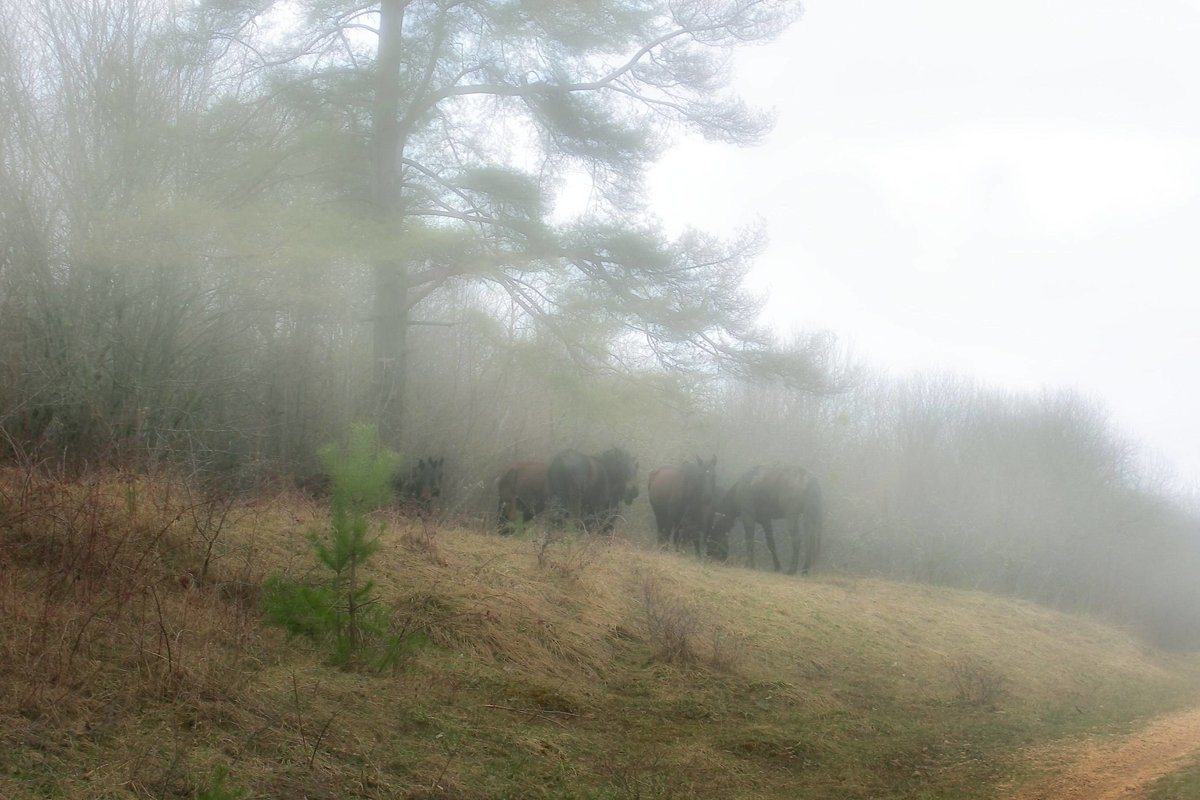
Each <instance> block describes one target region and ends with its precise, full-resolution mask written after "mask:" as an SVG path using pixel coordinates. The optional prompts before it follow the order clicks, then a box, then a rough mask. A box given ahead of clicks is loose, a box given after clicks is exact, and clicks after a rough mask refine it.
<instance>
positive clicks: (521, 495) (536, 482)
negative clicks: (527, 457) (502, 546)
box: [496, 461, 547, 536]
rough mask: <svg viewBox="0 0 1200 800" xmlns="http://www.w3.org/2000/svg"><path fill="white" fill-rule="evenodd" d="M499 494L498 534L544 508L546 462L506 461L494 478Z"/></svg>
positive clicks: (508, 530)
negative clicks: (506, 465)
mask: <svg viewBox="0 0 1200 800" xmlns="http://www.w3.org/2000/svg"><path fill="white" fill-rule="evenodd" d="M496 490H497V494H498V495H499V509H498V511H499V514H498V517H499V524H500V535H501V536H507V535H509V534H511V533H512V532H513V530H514V528H515V527H516V524H517V519H518V518H519V519H520V520H521V523H520V524H522V525H523V524H525V523H528V522H529V521H530V520H531V519H533V518H534V517H536V516H537V515H538V514H541V513H542V512H543V511H545V510H546V494H547V491H546V464H545V463H544V462H541V461H518V462H517V463H515V464H511V465H509V467H508V469H506V470H504V472H503V473H501V474H500V477H499V478H498V479H497V480H496Z"/></svg>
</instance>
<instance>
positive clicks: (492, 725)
mask: <svg viewBox="0 0 1200 800" xmlns="http://www.w3.org/2000/svg"><path fill="white" fill-rule="evenodd" d="M321 521H322V512H321V509H320V508H319V507H317V506H316V505H314V504H312V503H311V502H307V501H304V500H302V499H300V498H297V497H292V496H287V495H283V496H275V497H270V498H264V499H260V500H259V501H257V502H255V503H252V504H232V503H229V502H227V501H223V500H220V499H215V500H214V499H212V498H206V497H203V496H201V495H198V494H196V493H194V492H192V491H190V490H189V489H187V488H186V487H185V486H182V485H180V484H177V483H173V482H170V481H165V480H159V481H155V482H148V481H146V480H144V479H136V478H133V477H130V476H120V475H112V476H107V477H105V478H103V479H100V480H97V481H92V482H90V483H86V484H84V483H75V484H66V483H63V482H55V481H49V480H44V479H35V478H32V477H31V476H29V475H27V474H20V473H9V474H6V475H3V476H0V620H2V621H3V627H2V628H0V797H6V798H7V797H41V796H45V797H128V796H138V797H187V798H191V797H208V798H222V797H224V798H227V797H238V796H244V797H309V798H326V797H327V798H344V797H380V798H382V797H412V798H424V797H430V798H432V797H454V798H485V797H486V798H500V797H510V798H524V797H547V798H667V797H681V798H682V797H722V798H726V797H747V798H775V797H779V798H784V797H787V798H793V797H796V796H797V795H798V792H801V791H802V793H803V794H802V796H804V797H806V798H822V797H829V798H858V797H861V798H867V797H872V798H885V797H930V798H933V797H946V798H950V797H953V798H969V797H991V796H995V793H996V791H997V787H998V786H1001V785H1003V784H1008V783H1011V782H1013V781H1015V780H1019V779H1020V778H1021V777H1022V772H1021V771H1022V770H1023V769H1024V767H1023V766H1022V763H1023V762H1022V761H1021V759H1020V756H1019V754H1020V751H1021V750H1022V749H1023V748H1024V747H1026V746H1028V745H1029V744H1032V743H1036V742H1039V741H1043V740H1047V739H1051V738H1057V737H1062V736H1067V735H1071V734H1075V733H1079V732H1082V731H1085V730H1116V729H1120V728H1121V727H1123V726H1127V725H1129V724H1131V723H1133V722H1135V721H1136V720H1138V719H1139V718H1142V717H1144V716H1145V715H1148V714H1151V713H1154V712H1156V711H1160V710H1163V709H1166V708H1170V707H1173V706H1178V705H1182V704H1187V703H1192V702H1195V701H1196V700H1197V699H1200V661H1197V659H1196V658H1193V657H1181V656H1169V655H1166V654H1163V653H1159V652H1156V651H1153V650H1151V649H1149V648H1147V647H1145V646H1143V645H1142V644H1140V643H1139V642H1138V641H1137V640H1136V639H1134V638H1132V637H1130V636H1128V635H1126V634H1124V633H1122V632H1119V631H1117V630H1114V629H1112V628H1109V627H1105V626H1103V625H1099V624H1097V623H1094V622H1091V621H1088V620H1083V619H1079V618H1075V617H1068V616H1064V615H1062V614H1057V613H1053V612H1050V611H1047V610H1045V609H1042V608H1039V607H1036V606H1032V605H1029V604H1025V603H1018V602H1013V601H1008V600H1002V599H998V598H995V597H990V596H986V595H983V594H978V593H971V592H962V591H952V590H946V589H936V588H930V587H925V586H917V585H903V584H897V583H890V582H885V581H878V580H870V579H861V578H854V577H847V576H834V575H818V576H816V577H812V578H806V579H796V578H787V577H780V576H775V575H772V574H766V573H752V572H748V571H746V570H743V569H738V568H732V567H720V566H712V565H703V564H700V563H697V562H696V561H694V560H692V559H689V558H686V557H683V556H677V555H673V554H664V553H655V552H649V551H646V550H644V549H642V548H640V547H637V546H635V545H632V544H630V543H628V542H625V541H623V540H621V539H620V538H617V539H615V540H613V541H606V540H599V539H593V538H581V539H576V538H569V539H567V540H564V541H561V542H556V543H553V544H549V545H545V544H544V543H543V542H541V541H538V540H537V539H536V538H533V537H531V538H528V539H500V538H498V537H495V536H493V535H491V534H490V533H489V532H486V531H478V530H469V529H461V528H454V527H437V526H426V525H422V524H420V523H418V522H410V521H403V520H400V519H396V518H391V519H387V518H381V523H382V524H384V526H385V527H384V530H383V533H382V537H383V547H382V549H381V550H380V552H379V553H378V554H377V555H376V556H375V557H374V559H373V560H372V562H371V572H372V576H373V577H374V578H375V579H376V581H377V582H378V585H379V590H380V594H381V596H382V598H383V602H384V603H385V604H386V606H387V608H388V611H389V613H390V614H391V615H392V619H393V624H394V627H395V629H396V630H399V631H403V632H405V641H406V645H407V646H406V648H405V650H404V653H403V655H402V657H401V658H400V660H399V662H398V663H397V665H396V666H395V668H393V669H389V670H387V671H385V672H383V673H374V672H370V671H367V670H339V669H336V668H333V667H330V666H328V665H327V664H326V655H325V654H324V653H322V652H321V651H320V650H319V649H318V648H316V647H315V646H313V645H312V644H310V643H308V642H307V641H304V640H292V641H288V640H287V639H286V638H285V637H284V636H283V635H282V634H281V633H280V632H279V631H277V630H275V629H272V628H269V627H266V626H264V625H263V624H262V622H261V615H260V611H259V609H258V587H259V586H260V585H261V583H262V581H263V579H264V577H265V576H266V575H267V574H269V573H271V572H275V571H280V572H283V573H284V574H286V575H290V576H292V577H296V578H299V577H302V576H303V575H304V574H305V572H306V571H307V570H310V569H311V568H312V558H311V556H310V555H309V554H308V552H307V549H306V544H305V542H304V540H303V533H304V532H305V531H306V530H307V529H309V528H310V527H312V526H313V525H318V524H320V523H321Z"/></svg>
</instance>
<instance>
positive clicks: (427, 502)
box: [392, 456, 446, 514]
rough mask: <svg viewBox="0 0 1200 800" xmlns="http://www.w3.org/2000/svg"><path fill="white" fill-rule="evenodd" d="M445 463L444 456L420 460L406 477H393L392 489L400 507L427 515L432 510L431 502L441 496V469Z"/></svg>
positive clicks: (397, 474) (398, 475) (400, 475)
mask: <svg viewBox="0 0 1200 800" xmlns="http://www.w3.org/2000/svg"><path fill="white" fill-rule="evenodd" d="M445 463H446V457H445V456H443V457H441V458H422V459H419V460H418V461H417V463H416V465H414V466H413V468H412V469H411V470H409V473H408V475H402V474H401V473H396V474H395V475H393V476H392V488H393V489H395V491H396V494H397V495H398V497H399V499H400V504H401V506H403V507H405V508H412V509H415V510H416V511H417V513H420V514H428V513H429V512H430V511H431V510H432V509H433V501H434V500H436V499H437V498H439V497H441V496H442V467H443V465H444V464H445Z"/></svg>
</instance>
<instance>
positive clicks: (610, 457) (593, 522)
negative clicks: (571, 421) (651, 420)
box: [546, 447, 638, 533]
mask: <svg viewBox="0 0 1200 800" xmlns="http://www.w3.org/2000/svg"><path fill="white" fill-rule="evenodd" d="M637 467H638V464H637V459H635V458H634V457H633V456H631V455H629V453H627V452H625V451H624V450H621V449H620V448H616V447H614V448H613V449H611V450H606V451H604V452H603V453H601V454H600V455H598V456H589V455H584V454H583V453H580V452H579V451H578V450H563V451H562V452H560V453H559V454H558V455H556V456H555V457H554V459H553V460H552V461H551V462H550V466H548V467H547V468H546V483H547V486H548V487H549V490H550V504H551V505H552V506H553V507H554V510H555V512H556V513H557V514H559V515H562V514H566V515H568V516H571V517H574V518H575V519H578V520H580V521H581V522H582V523H583V525H584V527H585V528H587V529H589V530H595V529H599V530H601V531H603V532H604V533H612V529H613V525H614V524H615V523H616V519H617V512H618V510H619V509H620V507H621V501H622V500H624V501H625V505H631V504H632V503H633V501H634V498H636V497H637V496H638V485H637Z"/></svg>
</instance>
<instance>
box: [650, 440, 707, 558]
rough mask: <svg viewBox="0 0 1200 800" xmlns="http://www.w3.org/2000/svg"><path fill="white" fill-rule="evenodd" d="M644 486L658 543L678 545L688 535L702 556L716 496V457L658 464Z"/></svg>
mask: <svg viewBox="0 0 1200 800" xmlns="http://www.w3.org/2000/svg"><path fill="white" fill-rule="evenodd" d="M646 489H647V492H648V494H649V497H650V508H651V509H653V510H654V523H655V525H656V526H657V527H658V543H659V545H660V546H661V545H664V544H667V543H668V542H669V543H670V544H671V545H672V546H673V547H682V546H683V544H684V541H685V539H689V538H690V539H692V540H693V541H694V542H695V544H696V555H698V556H700V557H701V558H703V557H704V555H705V551H706V550H707V549H708V548H707V544H708V542H707V541H706V539H707V538H708V531H709V528H710V526H711V522H712V513H713V503H714V502H715V501H716V499H717V457H716V456H713V457H712V459H710V460H709V461H704V460H703V459H701V458H700V457H699V456H697V457H696V459H695V460H694V461H684V462H683V463H682V464H680V465H679V466H677V467H660V468H659V469H656V470H654V471H653V472H651V473H650V480H649V481H648V482H647V485H646Z"/></svg>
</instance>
